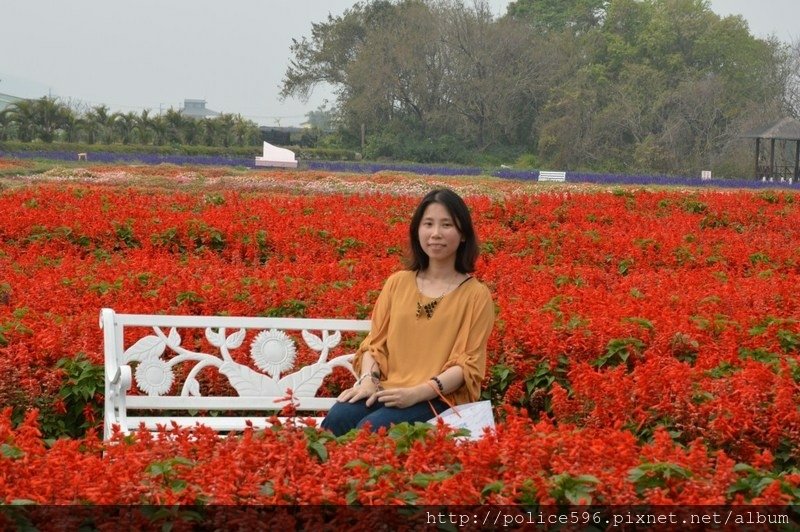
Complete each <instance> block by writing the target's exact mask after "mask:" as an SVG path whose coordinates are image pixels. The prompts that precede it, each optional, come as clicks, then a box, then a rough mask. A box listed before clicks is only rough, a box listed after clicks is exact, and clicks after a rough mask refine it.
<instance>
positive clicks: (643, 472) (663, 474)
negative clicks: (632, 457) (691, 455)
mask: <svg viewBox="0 0 800 532" xmlns="http://www.w3.org/2000/svg"><path fill="white" fill-rule="evenodd" d="M691 477H692V472H691V471H689V470H688V469H686V468H685V467H682V466H679V465H676V464H671V463H668V462H659V463H645V464H641V465H640V466H638V467H634V468H633V469H631V470H630V471H629V472H628V480H629V481H630V482H631V483H632V484H634V485H635V486H636V492H637V493H639V494H640V495H642V494H643V493H645V492H646V491H647V490H651V489H654V488H666V487H668V484H669V483H670V481H673V480H675V481H683V480H685V479H688V478H691Z"/></svg>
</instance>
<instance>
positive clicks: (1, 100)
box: [0, 92, 25, 111]
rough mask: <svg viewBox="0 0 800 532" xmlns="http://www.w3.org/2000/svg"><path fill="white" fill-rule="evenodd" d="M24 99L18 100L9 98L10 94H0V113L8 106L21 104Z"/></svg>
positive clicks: (13, 97) (14, 97)
mask: <svg viewBox="0 0 800 532" xmlns="http://www.w3.org/2000/svg"><path fill="white" fill-rule="evenodd" d="M24 99H25V98H18V97H16V96H11V95H10V94H3V93H2V92H0V111H2V110H3V109H5V108H6V107H8V106H10V105H14V104H15V103H17V102H21V101H22V100H24Z"/></svg>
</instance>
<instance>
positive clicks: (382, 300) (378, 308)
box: [353, 276, 397, 375]
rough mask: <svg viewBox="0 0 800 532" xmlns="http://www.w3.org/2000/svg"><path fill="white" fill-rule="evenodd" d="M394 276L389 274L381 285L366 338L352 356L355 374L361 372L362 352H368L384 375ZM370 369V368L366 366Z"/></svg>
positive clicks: (394, 284) (394, 282)
mask: <svg viewBox="0 0 800 532" xmlns="http://www.w3.org/2000/svg"><path fill="white" fill-rule="evenodd" d="M396 284H397V283H396V276H390V277H389V278H388V279H387V280H386V282H385V283H384V285H383V289H381V293H380V294H379V295H378V299H377V300H376V301H375V306H374V307H373V309H372V318H371V320H372V323H371V325H370V331H369V333H368V334H367V336H366V338H364V340H363V341H362V342H361V345H360V346H359V347H358V350H357V351H356V353H355V357H354V358H353V371H355V372H356V375H360V374H361V372H362V367H361V362H362V360H363V358H364V353H366V352H369V353H370V355H372V358H373V360H375V362H377V364H378V366H379V367H380V371H381V375H386V372H387V367H388V362H387V360H388V358H387V357H388V350H387V347H386V342H387V337H388V335H389V315H390V313H391V307H392V294H393V292H394V290H395V286H396ZM368 369H369V370H371V369H372V368H368Z"/></svg>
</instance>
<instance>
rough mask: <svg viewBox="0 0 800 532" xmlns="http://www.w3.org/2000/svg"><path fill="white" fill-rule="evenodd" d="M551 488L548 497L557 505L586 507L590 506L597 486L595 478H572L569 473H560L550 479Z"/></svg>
mask: <svg viewBox="0 0 800 532" xmlns="http://www.w3.org/2000/svg"><path fill="white" fill-rule="evenodd" d="M550 481H551V483H552V485H553V487H552V488H551V490H550V495H551V496H552V497H553V498H554V499H555V500H556V503H557V504H577V505H582V506H586V505H589V504H592V493H594V491H595V486H596V485H597V484H599V482H600V481H599V480H598V479H597V477H595V476H592V475H577V476H573V475H571V474H569V473H560V474H558V475H554V476H553V477H551V479H550Z"/></svg>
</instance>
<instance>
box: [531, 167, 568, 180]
mask: <svg viewBox="0 0 800 532" xmlns="http://www.w3.org/2000/svg"><path fill="white" fill-rule="evenodd" d="M566 179H567V173H566V172H553V171H549V170H540V171H539V178H538V179H537V181H555V182H561V183H563V182H564V181H566Z"/></svg>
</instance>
